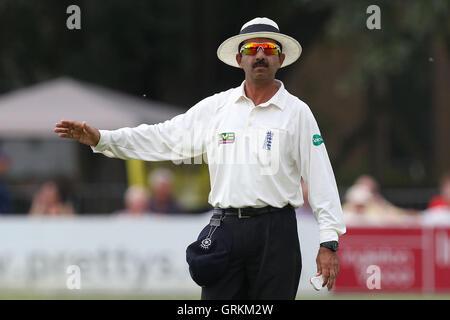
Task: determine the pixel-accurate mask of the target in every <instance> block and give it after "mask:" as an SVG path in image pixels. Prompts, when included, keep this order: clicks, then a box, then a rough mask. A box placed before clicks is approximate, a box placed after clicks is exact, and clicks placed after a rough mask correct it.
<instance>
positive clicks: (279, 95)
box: [232, 80, 286, 110]
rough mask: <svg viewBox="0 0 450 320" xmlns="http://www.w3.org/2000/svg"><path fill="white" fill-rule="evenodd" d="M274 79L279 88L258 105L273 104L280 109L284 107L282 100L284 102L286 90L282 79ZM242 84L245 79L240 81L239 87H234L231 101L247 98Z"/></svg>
mask: <svg viewBox="0 0 450 320" xmlns="http://www.w3.org/2000/svg"><path fill="white" fill-rule="evenodd" d="M276 81H278V82H279V83H280V88H279V89H278V91H277V92H276V93H275V94H274V95H273V97H272V98H270V100H269V101H267V102H264V103H262V104H260V105H259V106H260V107H268V106H270V105H271V104H273V105H274V106H276V107H278V108H280V109H281V110H283V109H284V103H283V102H284V96H285V93H286V90H285V88H284V84H283V82H282V81H280V80H276ZM244 84H245V80H244V81H242V83H241V85H240V86H239V87H237V88H235V91H234V92H233V97H232V101H233V102H238V101H239V99H248V98H247V96H246V95H245V90H244Z"/></svg>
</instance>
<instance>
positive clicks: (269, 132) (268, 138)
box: [263, 130, 273, 150]
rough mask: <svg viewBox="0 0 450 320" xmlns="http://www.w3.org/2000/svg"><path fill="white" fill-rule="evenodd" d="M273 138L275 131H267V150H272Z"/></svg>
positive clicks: (265, 141)
mask: <svg viewBox="0 0 450 320" xmlns="http://www.w3.org/2000/svg"><path fill="white" fill-rule="evenodd" d="M272 138H273V132H272V131H270V130H269V131H267V132H266V139H264V145H263V148H264V149H266V150H270V149H271V148H272Z"/></svg>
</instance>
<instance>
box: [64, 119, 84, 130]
mask: <svg viewBox="0 0 450 320" xmlns="http://www.w3.org/2000/svg"><path fill="white" fill-rule="evenodd" d="M61 124H62V125H64V126H66V127H68V128H72V129H81V123H80V122H78V121H72V120H61Z"/></svg>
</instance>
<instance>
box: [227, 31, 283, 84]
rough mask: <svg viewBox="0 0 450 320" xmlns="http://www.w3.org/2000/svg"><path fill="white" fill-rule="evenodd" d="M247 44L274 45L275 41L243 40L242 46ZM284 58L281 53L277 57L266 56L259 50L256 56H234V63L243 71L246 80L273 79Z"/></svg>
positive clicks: (266, 39) (263, 39) (264, 39)
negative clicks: (266, 43)
mask: <svg viewBox="0 0 450 320" xmlns="http://www.w3.org/2000/svg"><path fill="white" fill-rule="evenodd" d="M249 42H257V43H264V42H271V43H275V44H276V41H275V40H273V39H270V38H252V39H248V40H245V41H244V43H243V44H245V43H249ZM239 49H240V48H239ZM284 58H285V55H284V54H283V53H281V54H279V55H266V54H265V53H264V50H262V49H259V50H258V51H257V53H256V55H253V56H252V55H244V54H239V53H238V54H237V55H236V61H237V62H238V63H239V66H240V67H241V68H242V69H243V70H244V72H245V76H246V78H250V79H254V80H266V79H275V74H276V72H277V71H278V69H279V68H280V67H281V64H282V63H283V61H284Z"/></svg>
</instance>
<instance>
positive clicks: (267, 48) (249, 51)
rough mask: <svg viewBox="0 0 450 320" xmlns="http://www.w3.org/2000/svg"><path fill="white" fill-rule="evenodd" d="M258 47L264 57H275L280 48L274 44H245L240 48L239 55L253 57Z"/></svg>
mask: <svg viewBox="0 0 450 320" xmlns="http://www.w3.org/2000/svg"><path fill="white" fill-rule="evenodd" d="M259 47H261V48H263V50H264V53H265V54H266V55H275V54H279V53H280V48H279V47H278V46H277V45H276V44H274V43H270V42H267V43H254V42H252V43H246V44H244V45H243V46H242V47H241V53H242V54H245V55H252V56H253V55H255V54H256V53H257V52H258V49H259Z"/></svg>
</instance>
